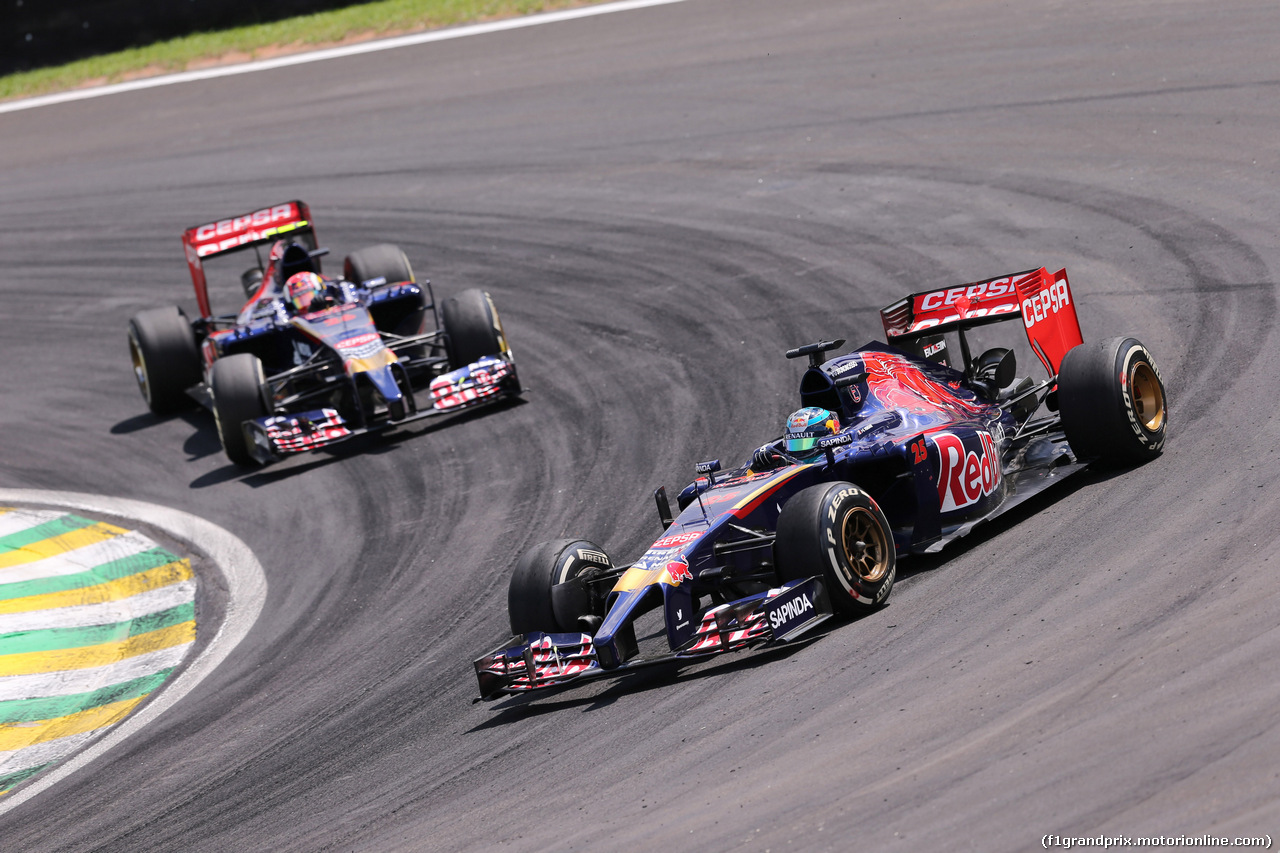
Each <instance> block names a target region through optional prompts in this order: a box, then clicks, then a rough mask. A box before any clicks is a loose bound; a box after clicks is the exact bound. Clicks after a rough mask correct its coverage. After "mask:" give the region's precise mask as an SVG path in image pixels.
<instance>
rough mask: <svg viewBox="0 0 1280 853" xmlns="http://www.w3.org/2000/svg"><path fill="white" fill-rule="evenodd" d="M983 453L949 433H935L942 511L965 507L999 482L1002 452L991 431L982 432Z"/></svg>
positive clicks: (980, 433)
mask: <svg viewBox="0 0 1280 853" xmlns="http://www.w3.org/2000/svg"><path fill="white" fill-rule="evenodd" d="M978 437H979V440H980V441H981V448H980V452H978V453H975V452H973V451H972V450H968V449H967V448H966V447H965V446H964V442H962V441H961V440H960V438H959V436H956V435H952V434H951V433H949V432H943V433H939V434H937V435H935V436H933V438H932V440H933V443H934V444H935V445H936V446H937V448H938V465H939V470H938V504H939V508H940V509H941V510H942V511H943V512H951V511H952V510H957V509H963V508H964V507H967V506H969V505H971V504H975V503H977V502H978V501H979V500H981V499H982V498H983V497H985V496H986V495H989V494H991V493H992V492H993V491H995V490H996V488H997V487H998V486H999V485H1000V478H1001V472H1000V451H999V450H998V449H997V448H996V443H995V440H994V439H993V438H992V437H991V434H990V433H988V432H979V433H978Z"/></svg>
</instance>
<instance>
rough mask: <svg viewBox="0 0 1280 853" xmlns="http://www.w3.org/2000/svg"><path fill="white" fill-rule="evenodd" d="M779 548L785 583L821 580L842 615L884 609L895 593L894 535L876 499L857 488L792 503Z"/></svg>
mask: <svg viewBox="0 0 1280 853" xmlns="http://www.w3.org/2000/svg"><path fill="white" fill-rule="evenodd" d="M773 548H774V561H775V564H776V566H777V572H778V579H779V580H781V581H782V582H784V583H785V582H787V581H792V580H801V579H803V578H808V577H812V576H814V575H821V576H822V579H823V582H824V584H825V585H826V587H827V592H828V595H829V596H830V597H831V604H832V606H833V607H834V608H835V609H836V610H837V611H839V612H840V613H844V614H846V615H854V614H857V613H861V612H865V611H867V610H869V609H871V608H873V607H876V606H878V605H881V604H883V603H884V602H885V601H886V600H888V598H889V591H890V590H891V589H893V580H894V576H895V574H896V573H897V567H898V553H897V550H896V549H895V547H894V544H893V531H892V529H891V528H890V527H889V521H888V519H886V518H885V516H884V513H883V512H881V511H880V507H879V506H878V505H877V504H876V502H875V501H874V500H872V498H871V496H870V495H868V494H867V493H866V492H864V491H863V490H862V489H860V488H858V487H857V486H855V485H853V484H852V483H822V484H819V485H817V486H810V487H809V488H807V489H804V490H803V491H801V492H800V493H799V494H797V495H796V496H795V497H793V498H792V499H791V500H789V501H787V503H786V505H785V506H784V507H783V508H782V514H781V515H780V516H779V517H778V534H777V538H776V539H775V540H774V545H773Z"/></svg>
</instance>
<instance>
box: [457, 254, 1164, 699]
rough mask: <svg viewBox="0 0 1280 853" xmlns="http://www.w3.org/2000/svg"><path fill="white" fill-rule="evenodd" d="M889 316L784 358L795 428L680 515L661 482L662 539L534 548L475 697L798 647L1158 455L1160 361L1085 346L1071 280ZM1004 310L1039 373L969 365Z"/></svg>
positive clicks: (1040, 280) (1115, 348)
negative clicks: (1019, 514)
mask: <svg viewBox="0 0 1280 853" xmlns="http://www.w3.org/2000/svg"><path fill="white" fill-rule="evenodd" d="M881 318H882V321H883V325H884V333H885V337H886V341H887V343H882V342H873V343H869V344H867V345H866V346H863V347H860V348H858V349H856V350H853V351H852V352H848V353H844V354H842V355H836V356H834V357H829V355H828V354H829V353H831V352H832V351H833V350H837V349H839V348H840V347H842V346H843V341H820V342H817V343H813V344H809V345H807V346H802V347H799V348H797V349H794V350H792V351H790V352H788V353H787V356H788V357H795V358H807V359H808V368H807V369H806V370H805V371H804V375H803V376H802V377H801V379H800V387H799V395H798V396H799V400H798V402H799V405H800V408H799V409H798V410H797V411H796V412H795V413H794V414H792V415H791V416H790V417H789V418H788V419H787V422H786V430H785V432H784V433H783V435H782V436H781V437H779V438H777V439H775V440H773V441H770V442H767V443H765V444H764V445H762V446H761V447H760V448H758V449H757V450H756V451H755V452H754V453H753V454H752V457H751V458H750V459H749V460H747V461H746V462H745V463H744V464H742V465H740V466H738V467H736V468H734V469H733V470H730V471H727V472H723V471H721V470H720V468H721V466H720V463H719V461H718V460H717V461H710V462H704V463H700V464H698V465H697V466H696V473H697V475H698V476H697V478H696V479H695V480H694V481H693V482H692V483H690V484H689V485H688V486H687V487H686V488H685V489H684V490H683V491H682V492H681V493H680V495H679V498H678V508H679V514H678V515H677V516H676V517H675V518H674V519H673V518H672V517H671V510H670V505H669V502H668V499H667V496H666V492H665V489H662V488H660V489H658V490H657V492H655V500H656V503H657V507H658V515H659V518H660V520H661V522H662V525H663V527H664V529H665V532H664V533H663V535H662V536H661V537H660V538H659V539H658V540H657V541H655V542H654V543H653V544H652V545H651V546H650V547H649V548H648V549H647V550H646V551H645V552H644V553H643V554H641V555H640V556H639V557H638V558H637V559H635V560H632V561H630V562H627V563H622V564H616V563H615V562H614V561H613V560H612V559H611V558H610V557H609V555H608V554H606V553H605V552H604V550H603V549H601V548H599V547H598V546H596V545H594V544H592V543H591V542H589V541H585V540H558V541H553V542H546V543H543V544H541V545H538V546H536V547H534V548H533V549H531V550H530V551H529V552H527V553H526V554H524V555H523V556H522V557H521V558H520V559H519V561H518V562H517V563H516V565H515V568H514V570H513V573H512V577H511V581H510V587H509V590H508V602H507V603H508V615H509V618H510V625H511V631H512V634H513V635H514V636H513V638H512V639H511V640H509V641H507V642H506V643H504V644H503V645H501V646H500V647H498V648H496V649H495V650H494V651H492V652H490V653H488V654H486V655H484V656H482V657H480V658H479V659H477V660H476V661H475V662H474V666H475V672H476V675H477V677H478V679H479V687H480V695H481V696H482V697H483V698H486V699H493V698H496V697H499V696H502V695H510V694H527V693H530V692H532V691H538V690H541V689H544V688H551V687H556V686H560V685H564V684H568V683H571V682H574V681H577V680H581V679H584V678H590V677H592V676H600V675H608V674H612V673H618V672H623V671H626V670H628V669H630V668H634V667H637V666H639V665H642V664H646V663H652V662H655V661H664V660H665V661H670V660H677V661H679V660H682V659H693V658H698V657H701V656H704V655H710V654H716V653H719V652H724V651H729V650H734V649H742V648H746V647H750V646H758V645H771V644H777V643H783V642H786V641H789V640H793V639H794V638H796V637H800V636H802V635H804V634H805V633H806V632H809V631H811V630H812V629H813V628H814V627H815V626H817V625H819V624H820V623H822V622H823V621H824V620H826V619H827V618H829V617H830V616H832V615H833V614H843V615H857V614H860V613H864V612H867V611H869V610H872V609H874V608H877V607H879V606H881V605H883V604H884V603H885V601H886V600H887V599H888V598H889V594H890V591H891V590H892V588H893V583H894V578H895V576H896V572H897V561H898V557H899V556H900V555H903V556H906V555H910V554H920V553H923V552H931V551H936V550H938V549H940V548H941V547H943V545H945V544H946V543H947V542H950V541H952V540H954V539H955V538H956V537H959V536H962V535H964V534H966V533H967V532H969V531H970V530H972V529H973V527H974V526H975V525H976V524H978V523H980V522H982V521H985V520H988V519H991V518H993V517H995V516H997V515H1000V514H1001V513H1003V512H1006V511H1008V510H1009V509H1010V508H1012V507H1014V506H1016V505H1018V504H1019V503H1021V502H1023V501H1025V500H1026V499H1027V498H1029V497H1031V496H1032V495H1035V494H1037V493H1039V492H1041V491H1043V490H1044V489H1046V488H1048V487H1049V486H1051V485H1053V484H1054V483H1056V482H1058V481H1060V480H1062V479H1063V478H1064V477H1066V476H1068V475H1070V474H1072V473H1073V472H1076V471H1079V470H1080V469H1081V468H1083V467H1084V466H1085V465H1086V464H1088V463H1089V462H1091V461H1094V460H1100V461H1103V462H1111V463H1119V464H1134V463H1140V462H1144V461H1146V460H1148V459H1151V458H1153V457H1154V456H1156V455H1157V454H1159V453H1160V452H1161V449H1162V448H1163V445H1164V440H1165V433H1166V430H1167V427H1168V418H1167V406H1166V401H1165V389H1164V384H1163V381H1162V379H1161V376H1160V371H1159V369H1158V368H1157V367H1156V362H1155V359H1154V358H1153V357H1152V355H1151V353H1150V352H1148V350H1147V348H1146V347H1145V346H1143V345H1142V344H1141V343H1140V342H1139V341H1137V340H1136V339H1134V338H1131V337H1119V338H1112V339H1109V340H1105V341H1102V342H1101V343H1095V344H1086V343H1084V342H1083V339H1082V337H1081V333H1080V325H1079V322H1078V320H1077V317H1076V311H1075V300H1074V298H1073V296H1072V294H1071V287H1070V284H1069V283H1068V280H1067V274H1066V271H1065V270H1060V271H1059V272H1057V273H1054V274H1050V273H1048V272H1047V271H1046V270H1045V269H1043V268H1041V269H1037V270H1028V271H1024V272H1020V273H1015V274H1012V275H1005V276H999V277H996V278H991V279H986V280H984V281H979V282H975V283H972V284H967V285H962V286H959V287H953V288H947V289H943V290H934V291H927V292H922V293H916V294H912V295H911V296H908V297H906V298H904V299H902V300H901V301H899V302H896V303H894V304H893V305H890V306H889V307H887V308H885V309H884V310H883V311H882V312H881ZM1005 321H1011V322H1017V321H1021V325H1022V327H1023V328H1024V330H1025V332H1026V340H1027V343H1028V344H1029V345H1030V350H1031V352H1033V353H1034V355H1035V357H1036V358H1037V360H1038V361H1039V362H1040V364H1041V365H1042V366H1043V367H1044V369H1045V371H1046V374H1047V376H1046V377H1045V378H1042V379H1039V380H1036V379H1034V378H1032V377H1030V376H1024V377H1019V376H1018V371H1017V365H1016V356H1015V351H1014V350H1013V349H1011V348H1008V347H1003V346H1001V347H992V348H990V349H986V350H985V351H983V352H981V353H980V354H979V355H977V356H976V357H974V356H973V355H972V353H971V351H970V347H971V338H972V337H973V336H974V330H975V329H976V328H977V327H986V326H992V325H994V324H1000V323H1003V322H1005ZM1004 328H1006V329H1007V328H1008V327H1004ZM991 331H998V330H988V329H983V330H982V332H980V333H978V334H979V336H982V335H984V334H986V333H989V332H991ZM1014 343H1016V341H1015V342H1014ZM657 610H660V611H661V623H662V626H663V627H664V628H665V631H663V628H661V627H660V628H659V629H658V634H659V641H660V640H661V639H662V638H661V636H660V635H661V634H662V633H665V641H666V643H665V646H666V648H665V649H663V648H659V649H658V650H657V652H656V653H654V654H641V653H640V644H639V643H638V642H637V632H636V622H637V619H638V618H640V617H641V616H642V615H643V614H646V613H648V612H651V611H657ZM641 636H642V638H643V637H645V635H643V634H642V635H641ZM646 642H648V641H647V640H646Z"/></svg>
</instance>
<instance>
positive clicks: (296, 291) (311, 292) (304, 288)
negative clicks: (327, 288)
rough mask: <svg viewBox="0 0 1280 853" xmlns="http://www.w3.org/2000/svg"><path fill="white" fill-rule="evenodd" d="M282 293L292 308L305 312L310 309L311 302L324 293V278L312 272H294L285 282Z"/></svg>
mask: <svg viewBox="0 0 1280 853" xmlns="http://www.w3.org/2000/svg"><path fill="white" fill-rule="evenodd" d="M284 293H285V298H287V299H288V300H289V304H290V305H292V306H293V310H295V311H297V312H299V313H305V312H307V311H310V310H312V309H311V306H312V303H314V302H315V301H316V299H317V298H318V297H320V296H322V295H323V294H324V279H322V278H320V276H318V275H316V274H315V273H313V272H299V273H294V274H293V275H291V276H289V280H288V281H287V282H285V285H284Z"/></svg>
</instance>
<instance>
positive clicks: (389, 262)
mask: <svg viewBox="0 0 1280 853" xmlns="http://www.w3.org/2000/svg"><path fill="white" fill-rule="evenodd" d="M342 276H343V278H345V279H346V280H347V281H350V282H354V283H355V284H363V283H364V282H366V281H372V280H373V279H375V278H385V279H386V280H387V283H388V284H394V283H396V282H401V281H413V280H414V279H413V267H412V266H410V265H409V258H408V257H406V256H405V253H404V252H402V251H400V247H399V246H394V245H392V244H391V243H379V244H378V245H376V246H369V247H368V248H365V249H361V250H360V251H358V252H352V253H351V254H350V255H347V258H346V260H344V261H343V262H342Z"/></svg>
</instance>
